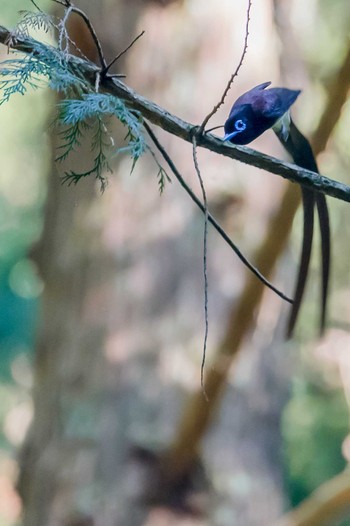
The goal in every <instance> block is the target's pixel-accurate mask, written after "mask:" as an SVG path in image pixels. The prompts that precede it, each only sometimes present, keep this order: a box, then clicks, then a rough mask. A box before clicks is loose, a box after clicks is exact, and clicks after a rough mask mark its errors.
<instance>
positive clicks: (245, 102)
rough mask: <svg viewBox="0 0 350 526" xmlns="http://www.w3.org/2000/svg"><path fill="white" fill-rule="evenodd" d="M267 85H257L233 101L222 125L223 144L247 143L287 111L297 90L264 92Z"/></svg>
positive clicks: (275, 89)
mask: <svg viewBox="0 0 350 526" xmlns="http://www.w3.org/2000/svg"><path fill="white" fill-rule="evenodd" d="M270 84H271V83H270V82H265V83H264V84H259V86H256V87H255V88H252V89H251V90H249V91H247V92H246V93H244V94H243V95H241V96H240V97H239V98H238V99H237V100H236V102H235V103H234V105H233V106H232V109H231V111H230V115H229V117H228V119H227V121H226V122H225V125H224V128H225V137H224V140H225V141H230V142H232V143H233V144H248V143H249V142H251V141H253V140H254V139H256V138H257V137H259V135H261V134H262V133H264V131H266V130H268V129H269V128H271V127H272V126H274V125H275V124H276V123H277V122H278V121H279V120H280V119H281V118H282V117H283V116H284V115H285V114H286V113H287V112H288V111H289V108H290V106H291V105H292V104H293V102H294V101H295V100H296V98H297V97H298V95H299V93H300V91H299V90H290V89H287V88H270V89H268V90H265V88H267V86H269V85H270Z"/></svg>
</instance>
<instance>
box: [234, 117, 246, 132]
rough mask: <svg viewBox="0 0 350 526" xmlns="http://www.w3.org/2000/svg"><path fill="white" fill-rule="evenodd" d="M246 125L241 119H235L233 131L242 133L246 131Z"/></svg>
mask: <svg viewBox="0 0 350 526" xmlns="http://www.w3.org/2000/svg"><path fill="white" fill-rule="evenodd" d="M246 127H247V125H246V123H245V122H244V121H243V120H242V119H237V120H236V122H235V129H236V130H237V131H239V132H242V131H244V130H245V129H246Z"/></svg>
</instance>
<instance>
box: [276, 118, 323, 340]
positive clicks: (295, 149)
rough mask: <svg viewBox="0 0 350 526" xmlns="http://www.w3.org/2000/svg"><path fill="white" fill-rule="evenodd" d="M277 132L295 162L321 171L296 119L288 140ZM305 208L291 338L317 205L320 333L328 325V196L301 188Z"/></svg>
mask: <svg viewBox="0 0 350 526" xmlns="http://www.w3.org/2000/svg"><path fill="white" fill-rule="evenodd" d="M275 131H276V135H277V137H278V138H279V140H280V141H281V143H282V144H283V146H284V147H285V149H286V150H287V151H288V153H289V154H290V155H291V157H292V158H293V161H294V162H295V163H296V164H298V165H299V166H301V167H303V168H306V169H308V170H312V171H313V172H318V167H317V163H316V160H315V157H314V154H313V152H312V149H311V146H310V143H309V141H308V140H307V139H306V137H304V135H303V134H302V133H301V132H300V131H299V130H298V128H297V127H296V126H295V124H294V122H293V121H292V120H291V121H290V128H289V135H288V137H287V139H286V138H285V136H284V135H283V134H281V133H280V132H279V130H275ZM301 190H302V197H303V208H304V233H303V247H302V255H301V260H300V265H299V271H298V278H297V285H296V291H295V299H294V304H293V307H292V311H291V315H290V319H289V324H288V330H287V336H288V337H290V336H291V335H292V333H293V329H294V326H295V323H296V320H297V316H298V313H299V310H300V305H301V302H302V299H303V293H304V290H305V284H306V280H307V275H308V271H309V265H310V256H311V245H312V239H313V229H314V228H313V227H314V208H315V204H316V206H317V212H318V220H319V226H320V232H321V254H322V303H321V320H320V331H321V334H322V332H323V330H324V327H325V320H326V310H327V297H328V285H329V274H330V254H331V236H330V223H329V214H328V206H327V201H326V198H325V196H324V195H323V194H321V193H318V192H314V191H312V190H308V189H306V188H302V189H301Z"/></svg>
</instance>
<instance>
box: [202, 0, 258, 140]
mask: <svg viewBox="0 0 350 526" xmlns="http://www.w3.org/2000/svg"><path fill="white" fill-rule="evenodd" d="M251 7H252V0H248V7H247V18H246V24H245V37H244V46H243V51H242V55H241V58H240V61H239V63H238V66H237V67H236V69H235V71H234V73H232V75H231V77H230V79H229V81H228V83H227V86H226V88H225V90H224V93H223V94H222V97H221V99H220V101H219V102H218V103H217V104H216V105H215V106H214V108H213V109H212V110H211V112H210V113H209V114H208V115H207V116H206V117H205V119H204V121H203V122H202V124H201V126H200V128H199V133H200V134H202V133H203V132H204V129H205V127H206V125H207V124H208V121H209V119H211V118H212V116H213V115H215V113H216V112H217V111H218V109H219V108H220V106H222V105H223V104H224V102H225V99H226V96H227V94H228V92H229V91H230V89H231V86H232V83H233V81H234V79H235V77H237V75H238V72H239V70H240V69H241V67H242V64H243V60H244V57H245V54H246V52H247V48H248V36H249V22H250V10H251Z"/></svg>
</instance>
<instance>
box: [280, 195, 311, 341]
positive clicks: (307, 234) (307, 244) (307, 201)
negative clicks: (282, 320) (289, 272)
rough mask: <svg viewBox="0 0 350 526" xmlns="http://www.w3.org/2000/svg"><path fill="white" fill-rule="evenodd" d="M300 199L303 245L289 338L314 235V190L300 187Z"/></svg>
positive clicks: (296, 312) (304, 283)
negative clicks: (301, 201)
mask: <svg viewBox="0 0 350 526" xmlns="http://www.w3.org/2000/svg"><path fill="white" fill-rule="evenodd" d="M302 199H303V210H304V228H303V245H302V251H301V257H300V263H299V269H298V277H297V282H296V287H295V293H294V302H293V305H292V308H291V311H290V316H289V321H288V327H287V338H290V337H291V336H292V334H293V330H294V327H295V324H296V321H297V317H298V314H299V310H300V307H301V302H302V299H303V296H304V291H305V285H306V280H307V276H308V273H309V267H310V258H311V248H312V241H313V236H314V207H315V195H314V192H312V191H310V190H305V188H302Z"/></svg>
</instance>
